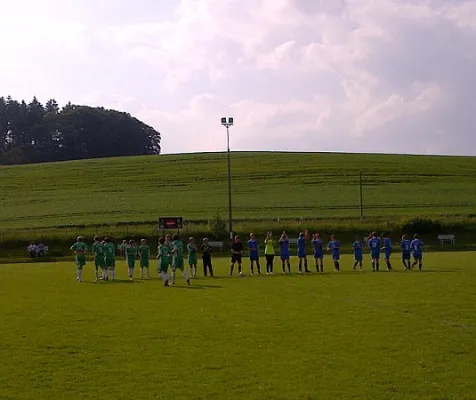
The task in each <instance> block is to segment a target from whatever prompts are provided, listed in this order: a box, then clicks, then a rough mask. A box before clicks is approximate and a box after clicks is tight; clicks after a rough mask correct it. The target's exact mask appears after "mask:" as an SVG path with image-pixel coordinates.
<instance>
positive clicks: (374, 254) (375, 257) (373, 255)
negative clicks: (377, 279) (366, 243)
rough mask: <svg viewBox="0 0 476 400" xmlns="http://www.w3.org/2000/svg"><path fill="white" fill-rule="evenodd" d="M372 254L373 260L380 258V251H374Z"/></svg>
mask: <svg viewBox="0 0 476 400" xmlns="http://www.w3.org/2000/svg"><path fill="white" fill-rule="evenodd" d="M370 256H371V257H372V260H378V259H379V258H380V253H372V254H370Z"/></svg>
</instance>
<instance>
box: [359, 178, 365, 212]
mask: <svg viewBox="0 0 476 400" xmlns="http://www.w3.org/2000/svg"><path fill="white" fill-rule="evenodd" d="M359 186H360V220H361V221H362V220H363V219H364V196H363V191H362V172H359Z"/></svg>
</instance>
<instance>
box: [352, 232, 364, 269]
mask: <svg viewBox="0 0 476 400" xmlns="http://www.w3.org/2000/svg"><path fill="white" fill-rule="evenodd" d="M352 249H353V250H354V268H353V270H354V271H355V269H356V268H357V265H360V270H361V271H362V258H363V257H362V253H363V250H364V249H363V246H362V241H361V240H360V237H359V236H357V237H356V238H355V242H354V243H352Z"/></svg>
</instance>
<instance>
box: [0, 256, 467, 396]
mask: <svg viewBox="0 0 476 400" xmlns="http://www.w3.org/2000/svg"><path fill="white" fill-rule="evenodd" d="M475 254H476V253H470V252H467V253H464V252H458V253H431V254H427V255H426V256H425V260H424V261H425V266H424V269H425V270H424V272H422V273H419V272H416V271H412V272H407V273H405V272H403V271H401V269H402V268H401V267H400V266H399V265H398V264H397V261H398V260H397V259H398V256H397V255H395V257H394V258H395V260H394V263H395V267H396V269H398V270H397V271H395V272H392V273H388V272H379V273H372V272H369V271H368V268H369V267H368V265H366V267H367V271H364V272H363V273H353V272H351V271H349V268H350V264H351V262H352V257H351V256H350V255H344V256H343V262H342V264H343V269H344V271H343V272H341V273H334V272H330V265H329V259H328V258H327V271H328V272H326V273H325V274H323V275H317V274H312V275H310V276H303V275H292V276H281V275H274V276H261V277H258V276H254V277H249V276H246V277H244V278H238V277H234V278H229V277H227V276H225V275H226V272H227V263H228V261H227V260H225V259H220V260H215V270H216V272H217V275H219V277H216V278H214V279H211V278H207V279H204V278H199V279H197V280H194V281H193V284H192V286H191V287H187V286H186V285H185V284H184V282H183V281H182V280H181V279H179V280H178V283H177V286H176V287H171V288H164V287H163V286H162V283H161V282H160V281H159V280H158V279H152V280H150V281H135V282H129V281H127V280H120V281H118V282H115V283H104V282H100V283H92V278H93V274H92V270H91V267H92V265H91V264H89V265H88V266H87V270H86V272H85V278H86V282H85V283H77V282H76V281H75V268H74V266H73V264H72V263H47V264H15V265H3V266H1V267H0V316H1V317H0V318H1V320H0V336H1V342H0V360H1V363H0V399H2V400H6V399H14V400H26V399H31V400H33V399H35V400H38V399H48V400H55V399H68V400H76V399H78V400H79V399H81V400H82V399H84V400H86V399H88V400H89V399H102V400H104V399H114V400H116V399H167V400H168V399H187V400H190V399H230V400H231V399H257V400H262V399H277V400H278V399H292V400H298V399H309V400H310V399H313V400H314V399H318V398H319V399H346V400H347V399H372V400H373V399H418V400H425V399H428V400H436V399H440V400H443V399H448V400H449V399H455V400H456V399H468V400H469V399H474V398H475V393H476V371H475V369H474V365H475V363H476V350H475V347H474V344H475V333H476V331H475V329H476V270H475V269H474V255H475ZM366 261H368V260H366ZM248 270H249V268H248V265H246V268H245V271H246V272H247V271H248ZM118 271H119V275H120V278H121V279H125V264H124V262H122V261H121V262H120V263H119V265H118ZM153 272H154V274H153V275H154V277H155V276H156V274H155V271H153Z"/></svg>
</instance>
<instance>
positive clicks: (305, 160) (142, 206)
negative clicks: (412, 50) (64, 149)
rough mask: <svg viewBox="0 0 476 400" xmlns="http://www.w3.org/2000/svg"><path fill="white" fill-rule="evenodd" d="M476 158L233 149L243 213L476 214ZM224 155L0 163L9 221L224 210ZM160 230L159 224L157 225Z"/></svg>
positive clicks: (44, 222)
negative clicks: (361, 193) (361, 208)
mask: <svg viewBox="0 0 476 400" xmlns="http://www.w3.org/2000/svg"><path fill="white" fill-rule="evenodd" d="M475 167H476V159H475V158H474V157H440V156H400V155H365V154H360V155H355V154H331V153H328V154H326V153H307V154H305V153H234V154H233V155H232V175H233V211H234V217H235V218H237V219H247V220H249V219H253V218H258V219H276V218H294V219H298V218H332V217H344V218H347V217H348V218H350V217H355V218H359V216H360V210H359V205H360V197H359V172H360V171H361V172H362V173H363V183H364V186H363V199H364V208H365V216H366V217H375V218H376V217H383V218H387V219H389V218H391V217H393V216H414V215H422V214H426V215H433V216H439V215H442V214H444V215H453V216H454V215H469V214H472V213H473V214H474V213H476V198H475V196H474V193H476V168H475ZM227 193H228V192H227V168H226V155H225V154H220V153H214V154H188V155H167V156H150V157H128V158H111V159H100V160H84V161H72V162H62V163H50V164H40V165H22V166H2V167H0V224H1V227H2V230H8V229H37V230H38V229H43V230H45V232H46V230H47V229H48V228H52V227H57V226H61V225H66V226H68V225H85V226H88V225H91V224H112V225H114V224H116V223H118V222H131V223H138V222H150V221H156V220H157V218H158V217H159V216H164V215H181V216H183V217H184V218H185V219H186V220H202V221H203V220H207V219H208V218H209V217H210V216H212V215H215V214H216V212H217V211H218V212H220V213H221V214H222V216H223V217H226V216H227V206H228V203H227ZM152 229H153V228H152Z"/></svg>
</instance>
